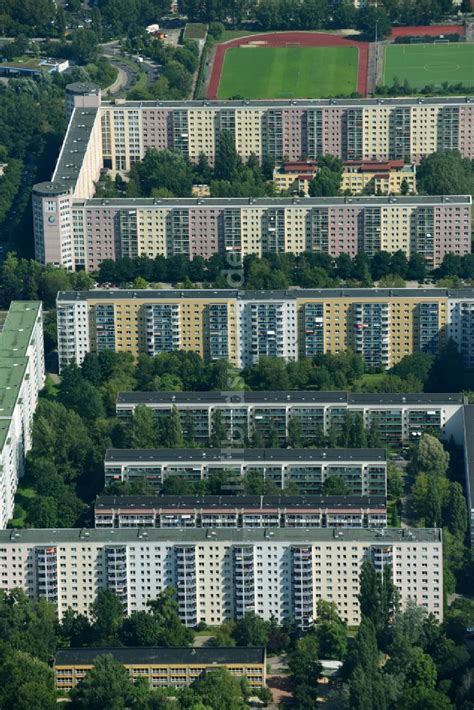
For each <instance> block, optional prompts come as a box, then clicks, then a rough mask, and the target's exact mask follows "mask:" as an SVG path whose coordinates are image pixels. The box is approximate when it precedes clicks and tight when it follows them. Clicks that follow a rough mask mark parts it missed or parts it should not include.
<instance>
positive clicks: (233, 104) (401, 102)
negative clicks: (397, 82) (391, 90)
mask: <svg viewBox="0 0 474 710" xmlns="http://www.w3.org/2000/svg"><path fill="white" fill-rule="evenodd" d="M470 103H474V98H473V97H472V96H455V97H453V96H432V97H426V98H425V97H420V96H405V97H402V98H394V99H388V98H377V99H291V100H286V101H284V100H282V99H274V100H271V101H270V100H266V101H265V100H260V101H255V100H254V101H248V100H245V99H244V100H239V101H210V100H207V99H206V100H203V101H122V100H120V99H119V100H118V101H117V100H115V101H102V106H104V107H106V108H113V109H117V110H118V111H120V110H121V109H123V108H124V107H125V108H135V109H136V108H142V109H154V108H166V109H170V110H173V109H175V110H178V109H180V110H182V109H188V108H209V109H216V108H217V109H229V108H249V107H250V108H293V107H295V106H296V107H298V108H325V107H328V106H337V107H339V108H341V107H345V106H347V107H348V108H364V107H365V106H419V105H423V104H426V105H427V106H464V105H465V104H470Z"/></svg>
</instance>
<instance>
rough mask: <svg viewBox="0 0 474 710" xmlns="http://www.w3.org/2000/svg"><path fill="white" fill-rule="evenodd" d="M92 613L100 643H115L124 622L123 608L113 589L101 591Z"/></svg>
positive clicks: (92, 607)
mask: <svg viewBox="0 0 474 710" xmlns="http://www.w3.org/2000/svg"><path fill="white" fill-rule="evenodd" d="M90 611H91V616H92V619H93V627H94V634H95V635H96V637H97V639H98V641H99V642H100V643H104V642H106V641H107V642H113V641H115V639H116V638H117V633H118V631H119V629H120V627H121V625H122V622H123V606H122V602H121V601H120V600H119V598H118V597H117V596H116V594H115V593H114V592H113V591H112V590H111V589H99V591H98V592H97V596H96V598H95V600H94V601H93V603H92V604H91V610H90Z"/></svg>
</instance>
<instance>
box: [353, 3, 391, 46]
mask: <svg viewBox="0 0 474 710" xmlns="http://www.w3.org/2000/svg"><path fill="white" fill-rule="evenodd" d="M357 28H358V29H359V30H361V31H362V32H363V33H364V35H365V37H366V38H367V39H368V40H370V41H372V42H373V41H374V40H382V39H383V38H384V37H387V35H389V34H390V32H391V30H392V25H391V23H390V19H389V17H388V15H387V13H386V12H385V10H384V9H383V8H378V7H373V6H372V5H365V6H364V7H362V8H361V9H360V10H359V17H358V20H357Z"/></svg>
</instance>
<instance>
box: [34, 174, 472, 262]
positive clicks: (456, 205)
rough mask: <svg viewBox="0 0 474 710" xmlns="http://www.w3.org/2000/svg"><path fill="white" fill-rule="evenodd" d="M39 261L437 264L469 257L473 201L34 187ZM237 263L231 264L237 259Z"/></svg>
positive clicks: (55, 184) (57, 184)
mask: <svg viewBox="0 0 474 710" xmlns="http://www.w3.org/2000/svg"><path fill="white" fill-rule="evenodd" d="M33 211H34V219H35V225H36V231H35V238H36V245H37V247H36V258H37V260H38V261H41V262H42V263H46V262H53V263H54V264H56V265H58V266H65V267H67V268H71V269H72V268H76V269H77V268H84V269H86V271H94V270H97V269H98V268H99V266H100V264H101V262H102V261H103V260H104V259H113V260H114V259H118V258H121V257H130V258H135V257H138V256H141V255H146V256H148V257H150V258H155V257H156V256H158V255H161V256H165V257H171V256H176V255H184V256H186V257H188V258H190V259H193V258H194V257H196V256H201V257H203V258H204V259H209V258H210V257H211V256H212V255H213V254H223V255H227V256H228V255H229V254H232V255H233V258H234V260H235V259H236V258H237V257H238V258H239V259H243V258H244V257H245V256H249V255H251V254H254V255H257V256H262V254H265V253H283V252H291V253H294V254H302V253H304V252H322V253H327V254H330V255H331V256H334V257H337V256H338V255H339V254H342V253H345V254H348V255H349V256H351V257H354V256H356V254H358V253H360V252H364V253H366V254H368V255H369V256H372V255H373V254H375V253H376V252H378V251H380V250H383V251H388V252H391V253H393V252H396V251H403V252H404V253H405V254H406V255H407V256H408V257H409V256H410V255H411V254H415V253H416V254H421V255H422V256H423V257H424V258H425V259H426V261H427V262H428V264H429V266H433V267H436V266H439V265H440V264H441V262H442V261H443V258H444V256H445V255H446V254H448V253H453V254H459V255H463V254H467V253H470V251H471V242H470V235H471V232H470V228H471V221H470V220H471V197H470V196H469V195H465V196H455V195H450V196H434V197H427V196H423V197H419V196H415V197H413V196H411V197H394V196H388V197H347V196H346V197H318V198H309V197H307V198H299V197H293V198H287V197H279V198H278V197H268V198H207V199H204V198H203V199H201V198H169V199H162V198H110V199H109V198H92V199H81V200H76V199H74V198H73V197H72V196H71V195H70V194H69V193H68V192H67V191H66V192H65V191H64V186H63V184H62V183H61V182H60V181H59V182H51V183H41V184H39V185H36V188H35V194H34V196H33ZM234 263H235V261H234Z"/></svg>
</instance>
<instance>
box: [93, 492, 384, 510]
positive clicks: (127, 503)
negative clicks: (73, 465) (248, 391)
mask: <svg viewBox="0 0 474 710" xmlns="http://www.w3.org/2000/svg"><path fill="white" fill-rule="evenodd" d="M385 505H386V504H385V497H384V496H367V497H363V496H350V495H349V496H324V495H320V496H296V495H295V496H283V495H273V496H241V495H239V496H160V495H156V496H97V499H96V502H95V509H96V511H100V510H101V509H103V508H137V509H140V508H230V509H236V508H258V509H262V508H305V509H308V508H321V507H324V508H326V507H327V508H355V509H356V508H385Z"/></svg>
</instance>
